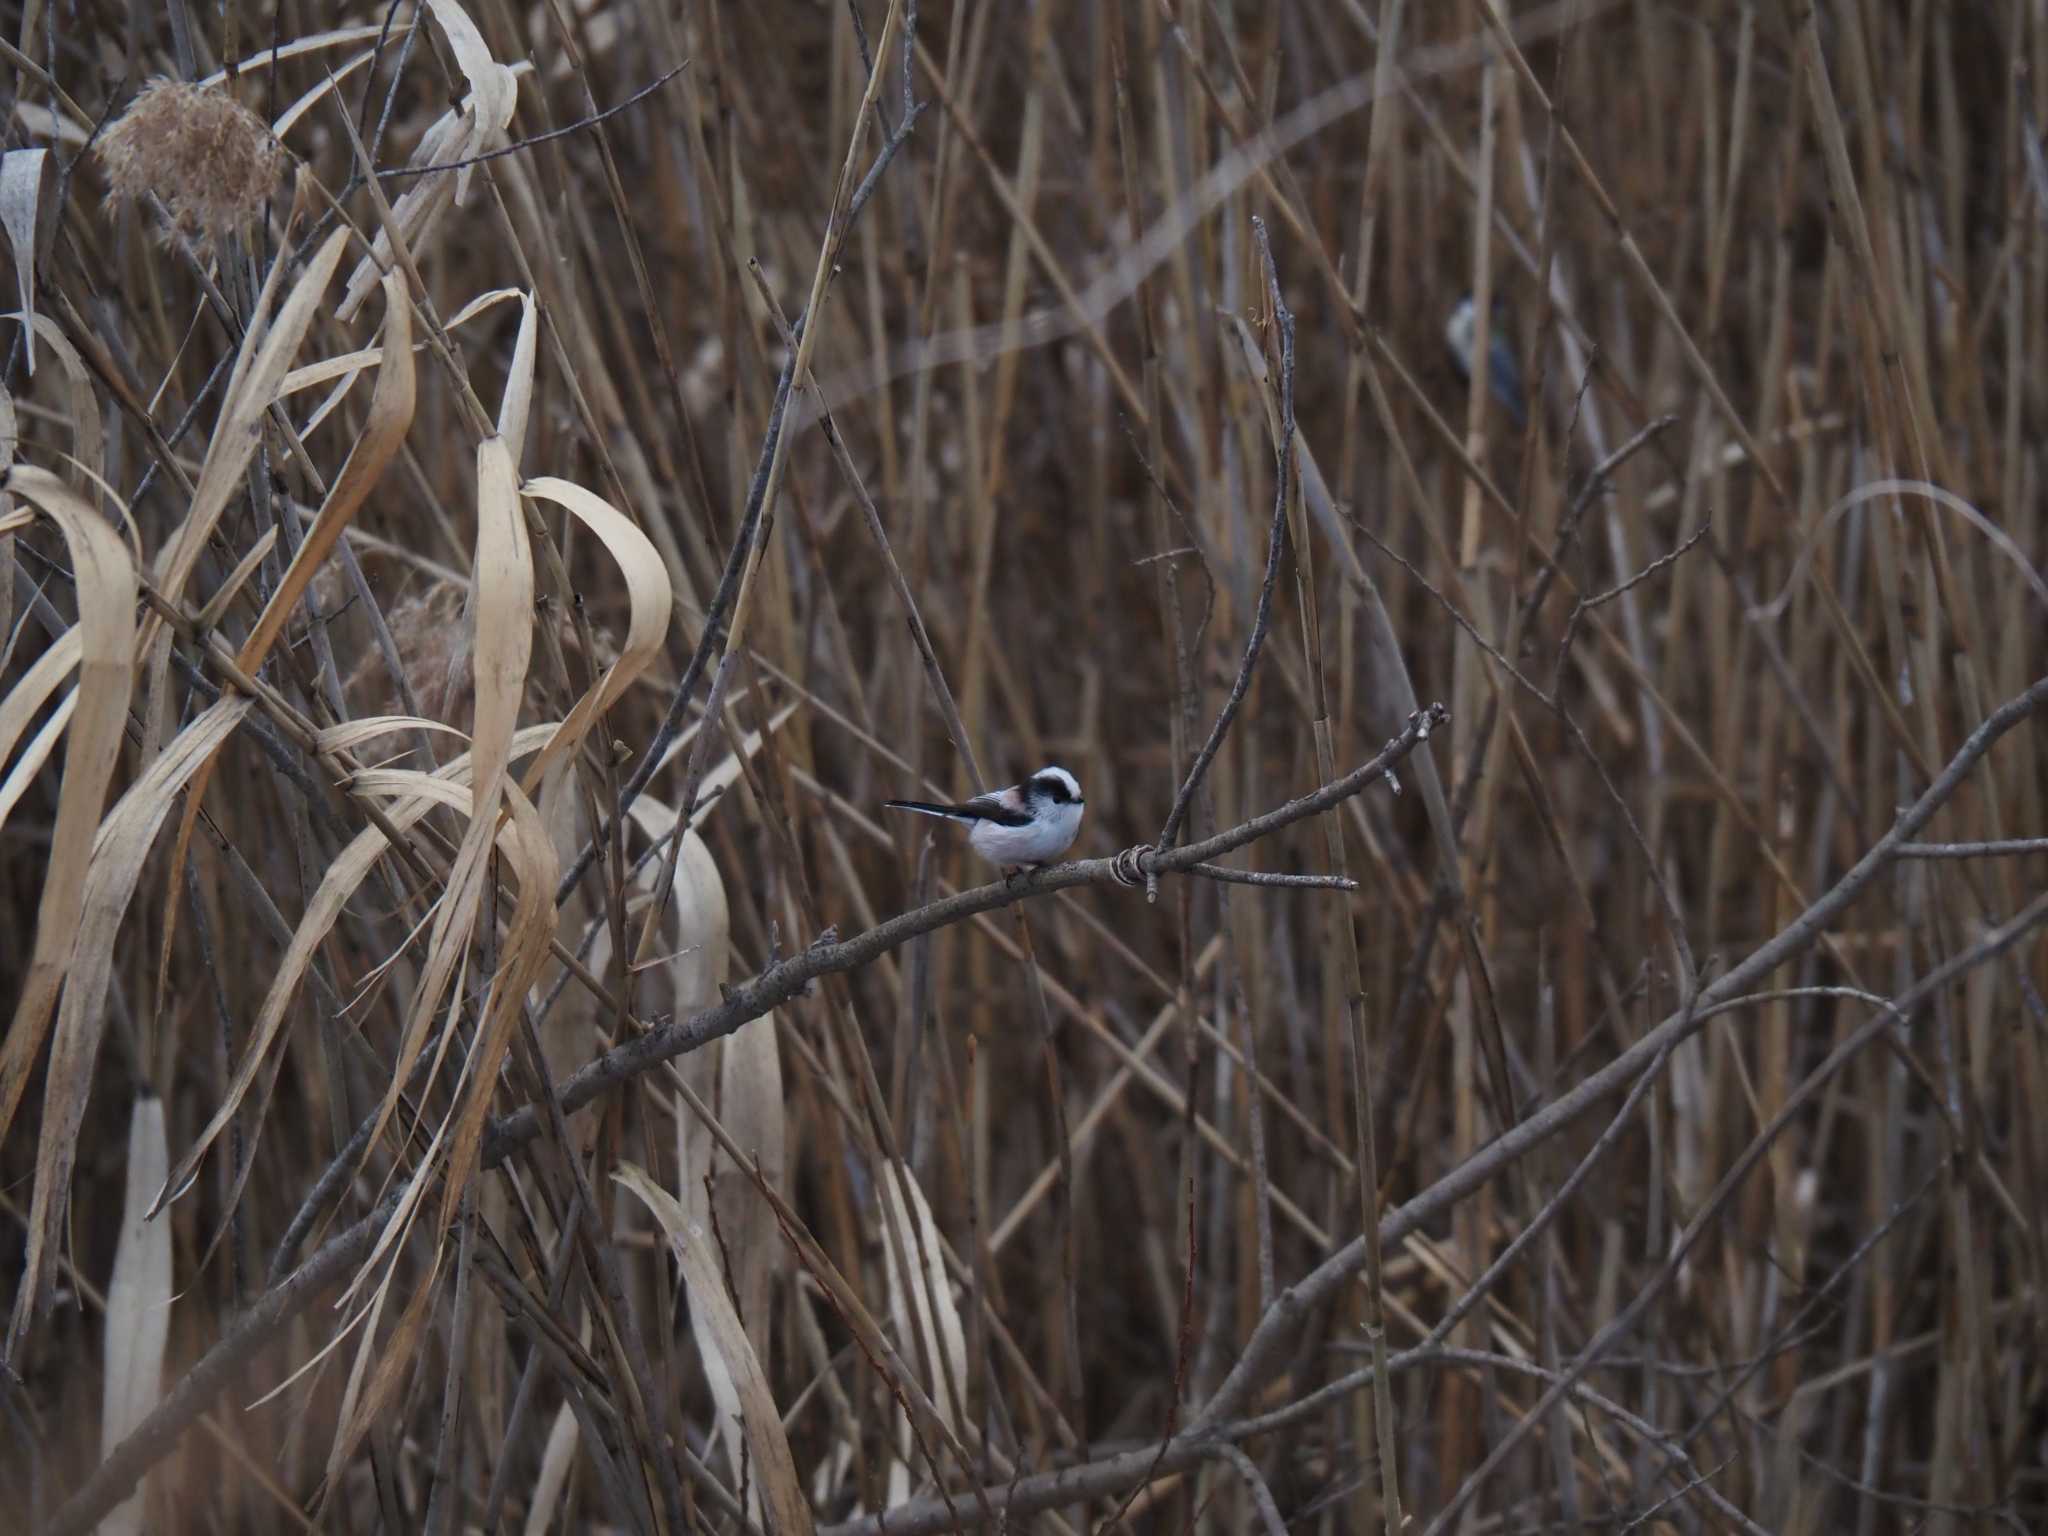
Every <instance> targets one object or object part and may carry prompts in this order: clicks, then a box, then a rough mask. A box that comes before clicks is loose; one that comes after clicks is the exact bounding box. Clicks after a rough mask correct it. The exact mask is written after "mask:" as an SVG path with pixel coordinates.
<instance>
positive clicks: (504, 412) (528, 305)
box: [465, 173, 538, 471]
mask: <svg viewBox="0 0 2048 1536" xmlns="http://www.w3.org/2000/svg"><path fill="white" fill-rule="evenodd" d="M465 174H466V173H465ZM534 320H535V314H534V307H533V295H532V294H530V293H525V292H522V293H521V294H520V295H519V332H518V334H517V335H516V336H515V337H514V338H513V340H512V363H511V366H510V367H508V368H507V369H506V370H505V398H504V399H503V400H501V401H499V402H498V436H500V437H502V438H503V439H504V440H505V457H506V458H507V459H509V460H510V461H511V463H512V468H513V469H514V470H515V471H517V470H518V468H519V461H520V459H521V458H523V457H524V456H525V453H526V421H527V418H528V417H529V416H530V415H532V413H533V354H534V346H535V344H536V341H537V340H538V338H537V337H536V335H535V329H536V328H535V324H534Z"/></svg>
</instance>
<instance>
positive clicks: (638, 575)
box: [523, 475, 675, 794]
mask: <svg viewBox="0 0 2048 1536" xmlns="http://www.w3.org/2000/svg"><path fill="white" fill-rule="evenodd" d="M523 489H524V492H525V494H526V495H528V496H532V497H535V498H538V499H539V500H542V501H552V502H554V503H555V504H556V505H557V506H560V507H561V508H563V509H564V510H565V511H567V512H568V513H569V514H570V515H571V516H573V517H574V518H576V519H577V521H579V522H581V523H582V524H583V526H584V527H586V528H588V529H589V530H590V531H591V532H592V533H594V534H596V535H597V538H598V542H600V543H601V544H603V545H604V547H605V551H606V553H608V554H609V555H610V556H611V557H612V559H613V561H615V562H616V563H617V565H618V567H619V574H620V575H622V576H624V577H625V578H626V597H627V604H628V612H627V620H626V637H625V640H624V641H623V643H622V644H621V645H620V647H619V655H618V659H617V660H616V661H614V662H613V663H612V664H611V665H610V666H609V667H607V668H606V669H605V671H604V675H603V676H602V677H600V678H599V679H598V680H597V682H596V683H595V684H593V685H592V687H591V689H590V691H589V692H588V693H586V694H585V695H584V696H583V697H582V698H581V699H578V700H577V701H576V704H575V706H574V708H572V709H571V710H570V711H569V714H568V717H567V718H566V719H564V720H563V721H562V731H561V738H560V740H559V741H551V742H549V743H548V745H547V746H546V747H545V748H543V749H542V751H541V755H540V758H539V759H538V760H537V761H536V762H535V763H534V764H533V765H532V766H531V767H530V768H528V769H527V771H526V775H525V784H526V792H527V793H528V794H534V793H536V791H537V787H538V785H539V783H540V779H541V776H542V775H543V774H544V773H545V772H546V771H547V768H548V766H549V764H551V763H553V762H554V761H556V760H557V759H559V758H561V757H562V756H564V755H565V754H567V753H571V752H574V751H575V750H576V748H577V747H578V746H579V745H581V744H582V741H583V738H584V737H585V736H587V735H588V734H589V732H590V729H591V727H592V726H594V725H596V723H597V721H598V719H599V717H600V716H602V715H603V713H604V712H605V711H606V710H608V709H610V708H611V707H612V705H614V704H616V703H617V702H618V701H619V699H620V697H621V696H622V695H623V694H624V693H625V691H626V689H627V688H628V687H630V686H631V685H632V683H633V680H634V679H635V678H637V677H639V676H640V675H641V673H643V672H645V671H646V670H647V668H648V667H649V666H650V665H652V663H653V661H654V659H655V657H656V656H658V655H659V654H660V653H661V642H662V637H663V636H665V635H666V634H667V633H668V625H669V615H670V612H671V609H672V607H673V605H674V602H675V595H674V592H673V590H672V589H671V588H670V586H669V582H668V572H667V571H666V569H665V568H664V567H663V566H662V563H661V556H660V554H659V553H658V552H657V551H656V550H655V547H654V544H653V541H652V540H650V539H649V538H648V537H647V535H646V534H644V533H642V532H641V531H640V529H639V528H638V527H637V526H635V524H634V523H633V521H632V519H630V518H628V517H627V516H626V515H625V514H624V513H622V512H621V511H619V509H618V508H616V507H614V506H613V505H612V504H611V503H610V502H608V501H606V500H605V499H604V498H603V497H602V496H598V495H596V494H594V493H592V492H590V491H588V490H585V489H584V488H583V487H582V486H580V485H577V484H574V483H573V482H571V481H568V480H559V479H556V478H555V477H554V476H552V475H542V476H540V477H538V478H536V479H533V480H529V481H528V482H527V483H526V485H525V486H524V488H523Z"/></svg>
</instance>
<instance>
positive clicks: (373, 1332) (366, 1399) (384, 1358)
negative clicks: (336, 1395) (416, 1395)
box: [315, 1247, 442, 1504]
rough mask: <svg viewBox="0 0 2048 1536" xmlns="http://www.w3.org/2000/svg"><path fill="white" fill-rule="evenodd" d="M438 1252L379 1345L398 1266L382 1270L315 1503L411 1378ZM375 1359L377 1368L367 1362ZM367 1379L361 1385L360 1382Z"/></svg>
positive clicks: (324, 1495) (323, 1497)
mask: <svg viewBox="0 0 2048 1536" xmlns="http://www.w3.org/2000/svg"><path fill="white" fill-rule="evenodd" d="M441 1259H442V1250H441V1249H440V1248H438V1247H437V1248H436V1249H435V1250H434V1262H433V1266H432V1267H431V1268H430V1269H429V1270H428V1271H427V1274H426V1276H425V1278H423V1279H422V1280H421V1281H420V1284H419V1288H418V1289H417V1290H415V1291H414V1292H413V1294H412V1300H411V1301H409V1302H407V1303H406V1308H405V1311H404V1313H403V1314H402V1315H401V1316H400V1317H399V1319H398V1326H397V1327H395V1328H393V1329H392V1330H391V1336H390V1337H389V1338H387V1339H383V1340H381V1341H380V1340H379V1339H378V1337H377V1317H378V1314H380V1313H382V1311H383V1310H384V1302H385V1300H386V1298H387V1297H388V1296H389V1295H390V1293H391V1282H392V1275H393V1271H395V1270H396V1268H397V1266H396V1264H394V1265H392V1266H391V1268H390V1269H388V1270H386V1271H385V1274H384V1281H383V1283H382V1284H381V1285H379V1286H378V1287H377V1296H376V1299H375V1300H374V1301H372V1302H371V1304H370V1319H369V1326H367V1327H366V1328H364V1329H363V1336H362V1339H361V1340H360V1341H359V1342H358V1343H357V1345H356V1357H355V1361H354V1363H353V1364H352V1365H351V1366H350V1367H349V1375H348V1387H347V1388H346V1390H345V1391H344V1392H343V1393H342V1400H341V1412H340V1414H339V1415H338V1420H339V1423H340V1426H341V1427H340V1428H339V1429H337V1430H336V1431H335V1435H334V1443H333V1445H331V1446H330V1447H329V1448H328V1453H327V1471H326V1474H325V1476H324V1477H323V1478H322V1479H321V1491H320V1496H319V1498H318V1499H316V1500H315V1503H316V1504H321V1503H324V1502H325V1501H326V1498H327V1495H328V1494H330V1493H332V1492H333V1491H334V1485H335V1481H336V1479H338V1478H339V1477H340V1475H341V1469H342V1468H343V1467H345V1466H347V1465H348V1462H349V1458H350V1457H352V1456H354V1455H355V1453H356V1447H357V1446H358V1445H360V1444H361V1443H362V1439H363V1436H364V1435H365V1434H367V1433H368V1432H369V1429H370V1426H371V1425H372V1424H373V1423H375V1422H376V1420H377V1417H378V1415H380V1414H382V1413H383V1412H384V1411H385V1409H386V1408H387V1407H389V1406H390V1404H391V1402H392V1400H393V1399H394V1398H395V1397H396V1396H397V1394H398V1390H399V1388H400V1387H402V1386H403V1385H404V1384H405V1382H406V1381H407V1380H408V1379H409V1378H410V1377H411V1375H412V1367H413V1363H414V1360H415V1358H416V1357H417V1355H418V1353H419V1344H420V1335H421V1334H422V1333H423V1332H424V1331H425V1329H426V1326H427V1321H428V1319H429V1318H430V1317H431V1316H432V1313H431V1311H430V1310H429V1307H428V1303H429V1302H431V1301H432V1300H433V1296H434V1285H435V1282H436V1281H438V1280H439V1279H440V1278H441ZM372 1357H375V1361H376V1364H375V1367H374V1369H372V1367H371V1360H372ZM366 1375H367V1376H368V1378H369V1379H368V1384H367V1387H366V1386H365V1382H364V1377H365V1376H366Z"/></svg>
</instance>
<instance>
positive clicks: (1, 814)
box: [0, 688, 78, 826]
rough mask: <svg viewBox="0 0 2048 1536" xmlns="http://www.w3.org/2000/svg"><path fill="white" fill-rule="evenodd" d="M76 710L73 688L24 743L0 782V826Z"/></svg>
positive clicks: (50, 751)
mask: <svg viewBox="0 0 2048 1536" xmlns="http://www.w3.org/2000/svg"><path fill="white" fill-rule="evenodd" d="M77 707H78V690H77V689H76V688H73V689H72V690H71V691H70V692H69V693H67V694H65V695H64V702H63V703H61V704H59V705H58V706H57V707H56V708H55V709H54V710H52V711H51V712H50V718H49V719H47V720H45V721H44V722H43V728H42V729H41V730H39V731H37V732H36V735H35V740H33V741H31V742H30V743H29V744H28V750H27V751H25V752H23V753H22V754H21V758H20V760H19V761H18V762H16V763H15V765H14V768H13V770H12V771H11V772H10V773H9V774H8V775H7V777H6V778H5V779H4V780H0V826H4V825H5V824H6V822H7V815H8V813H9V812H10V811H12V810H13V809H14V807H15V805H16V804H17V803H19V801H20V800H21V797H22V795H23V794H25V793H26V792H27V790H28V787H29V785H31V784H33V783H34V782H35V778H36V775H37V774H39V773H41V772H42V771H43V764H45V763H47V762H48V761H49V760H50V754H51V753H52V752H54V751H56V750H57V738H58V737H60V736H62V735H63V734H64V727H65V726H67V725H69V724H70V723H71V712H72V711H73V710H74V709H76V708H77Z"/></svg>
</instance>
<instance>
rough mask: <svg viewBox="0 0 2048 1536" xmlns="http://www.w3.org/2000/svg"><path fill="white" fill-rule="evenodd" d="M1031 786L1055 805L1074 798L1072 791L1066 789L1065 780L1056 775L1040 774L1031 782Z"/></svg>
mask: <svg viewBox="0 0 2048 1536" xmlns="http://www.w3.org/2000/svg"><path fill="white" fill-rule="evenodd" d="M1031 786H1032V788H1034V789H1036V790H1037V791H1038V792H1039V793H1040V794H1042V795H1044V796H1045V797H1046V799H1048V800H1051V801H1053V802H1055V803H1058V802H1061V801H1066V800H1071V799H1073V798H1074V794H1073V791H1072V790H1070V789H1068V788H1067V783H1066V780H1064V779H1062V778H1060V777H1059V776H1058V775H1057V774H1051V773H1041V774H1040V775H1039V776H1038V777H1037V778H1035V779H1033V780H1032V781H1031Z"/></svg>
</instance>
